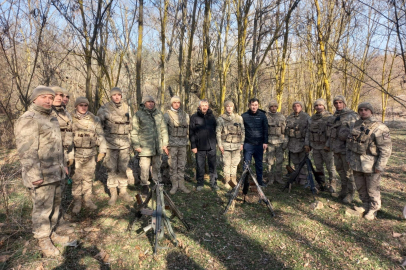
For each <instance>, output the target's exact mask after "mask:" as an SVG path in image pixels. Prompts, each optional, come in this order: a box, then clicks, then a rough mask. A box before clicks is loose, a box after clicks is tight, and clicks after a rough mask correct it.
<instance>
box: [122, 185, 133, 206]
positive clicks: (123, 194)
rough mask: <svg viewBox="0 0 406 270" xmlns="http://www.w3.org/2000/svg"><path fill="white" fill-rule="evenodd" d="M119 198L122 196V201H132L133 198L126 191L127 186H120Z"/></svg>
mask: <svg viewBox="0 0 406 270" xmlns="http://www.w3.org/2000/svg"><path fill="white" fill-rule="evenodd" d="M120 198H122V199H123V200H124V201H126V202H128V203H130V202H132V201H133V198H131V196H130V195H129V194H128V193H127V188H126V187H125V188H120Z"/></svg>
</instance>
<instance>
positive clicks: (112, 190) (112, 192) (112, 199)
mask: <svg viewBox="0 0 406 270" xmlns="http://www.w3.org/2000/svg"><path fill="white" fill-rule="evenodd" d="M109 190H110V196H111V197H110V200H109V202H108V204H109V205H115V204H116V201H117V188H109Z"/></svg>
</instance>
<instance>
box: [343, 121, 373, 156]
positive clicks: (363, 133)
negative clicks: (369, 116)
mask: <svg viewBox="0 0 406 270" xmlns="http://www.w3.org/2000/svg"><path fill="white" fill-rule="evenodd" d="M378 125H379V122H374V123H372V124H369V125H365V124H364V123H362V125H360V126H357V127H354V128H353V129H352V131H351V134H350V135H348V138H347V147H348V149H349V150H351V151H352V152H353V153H356V154H358V155H365V154H366V153H367V150H368V148H369V152H370V153H369V154H371V155H373V156H377V155H378V153H377V148H376V145H375V143H374V142H372V144H371V145H369V142H370V138H371V135H372V132H373V130H374V129H375V127H377V126H378Z"/></svg>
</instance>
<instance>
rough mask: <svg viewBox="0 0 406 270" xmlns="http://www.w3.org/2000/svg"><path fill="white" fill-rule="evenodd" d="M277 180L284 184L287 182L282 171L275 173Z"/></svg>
mask: <svg viewBox="0 0 406 270" xmlns="http://www.w3.org/2000/svg"><path fill="white" fill-rule="evenodd" d="M275 181H276V182H278V183H279V184H282V185H284V184H285V181H283V176H282V172H277V173H275Z"/></svg>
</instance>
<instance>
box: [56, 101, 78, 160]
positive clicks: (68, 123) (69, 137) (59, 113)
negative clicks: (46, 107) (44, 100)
mask: <svg viewBox="0 0 406 270" xmlns="http://www.w3.org/2000/svg"><path fill="white" fill-rule="evenodd" d="M51 115H52V116H54V117H55V118H56V119H58V123H59V127H60V129H61V135H62V144H63V149H64V157H65V161H66V162H67V161H68V160H70V159H74V152H73V133H72V116H71V115H70V113H69V112H68V111H67V110H66V109H65V107H64V106H52V112H51Z"/></svg>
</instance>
